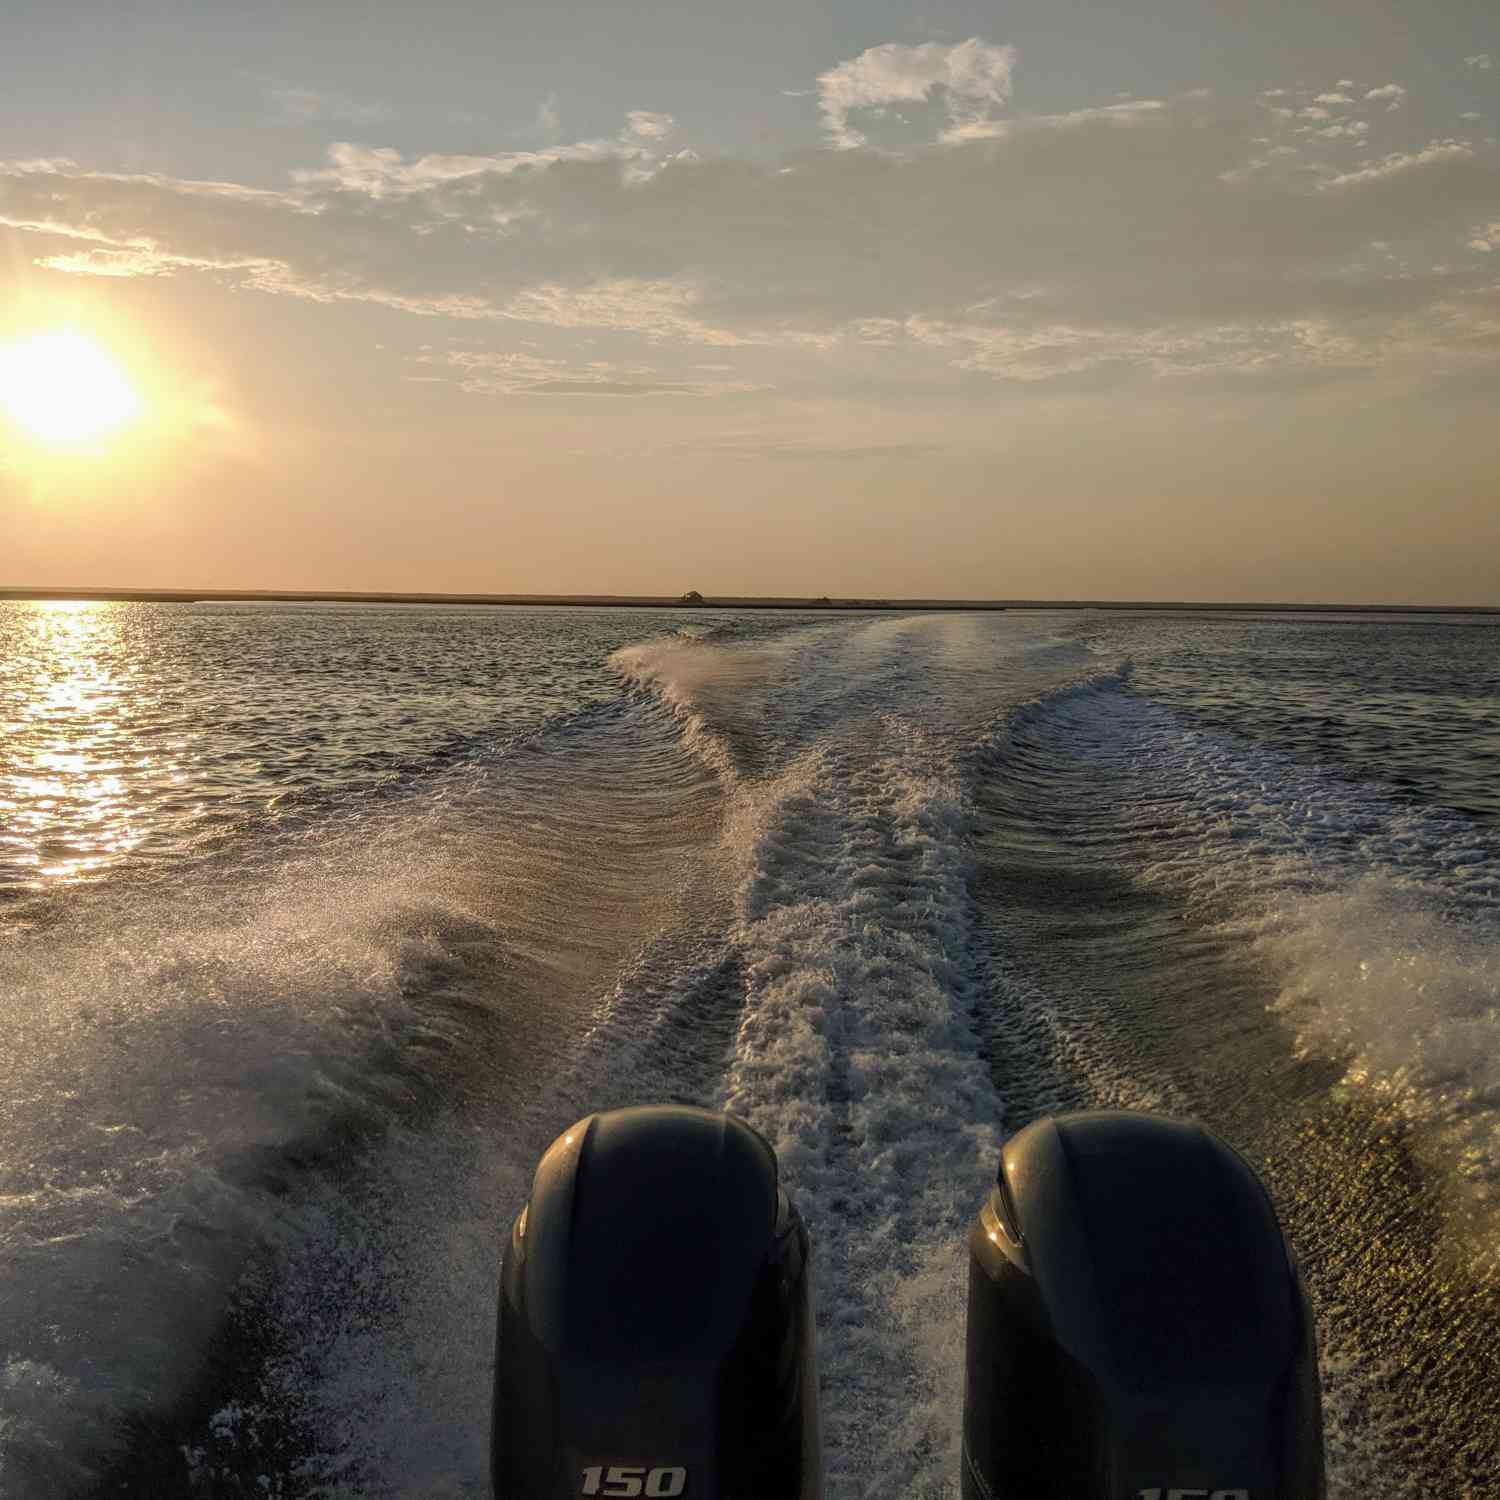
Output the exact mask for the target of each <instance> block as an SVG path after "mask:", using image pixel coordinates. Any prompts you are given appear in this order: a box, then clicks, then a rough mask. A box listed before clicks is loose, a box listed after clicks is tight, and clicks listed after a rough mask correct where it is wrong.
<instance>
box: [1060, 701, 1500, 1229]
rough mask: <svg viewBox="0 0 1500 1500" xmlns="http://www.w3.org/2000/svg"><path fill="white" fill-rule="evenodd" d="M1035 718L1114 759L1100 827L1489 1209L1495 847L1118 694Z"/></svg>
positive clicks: (1495, 1060)
mask: <svg viewBox="0 0 1500 1500" xmlns="http://www.w3.org/2000/svg"><path fill="white" fill-rule="evenodd" d="M1037 713H1038V715H1039V716H1040V717H1047V716H1048V715H1050V722H1049V723H1048V725H1047V732H1048V733H1049V734H1055V735H1058V736H1060V737H1061V741H1062V742H1063V743H1065V744H1066V746H1067V749H1068V753H1069V754H1070V755H1075V756H1077V755H1081V756H1083V757H1085V758H1086V759H1087V761H1088V762H1089V763H1091V764H1095V765H1100V766H1101V767H1102V768H1103V769H1104V770H1105V776H1104V777H1103V782H1104V784H1105V785H1107V786H1108V787H1109V789H1110V792H1111V794H1112V797H1113V799H1114V801H1113V803H1112V805H1110V806H1109V807H1108V808H1107V809H1103V808H1101V813H1102V814H1103V816H1101V820H1100V826H1098V827H1097V828H1095V829H1093V830H1092V831H1091V832H1092V836H1094V837H1096V838H1098V839H1100V840H1107V841H1109V842H1111V843H1113V844H1114V845H1115V846H1117V847H1120V848H1122V849H1123V850H1128V851H1130V853H1131V855H1132V857H1133V858H1134V860H1135V861H1137V862H1138V869H1139V872H1140V874H1141V876H1142V877H1143V878H1144V879H1145V880H1147V881H1148V882H1152V883H1156V884H1161V885H1167V886H1171V887H1174V888H1176V889H1178V890H1179V891H1181V892H1183V893H1185V894H1186V895H1187V896H1188V897H1189V899H1190V900H1192V901H1194V902H1196V903H1198V904H1199V905H1200V907H1201V908H1202V909H1203V910H1204V911H1205V912H1206V913H1207V914H1209V916H1210V917H1211V919H1213V920H1214V921H1215V922H1216V923H1217V925H1218V926H1219V928H1220V930H1221V931H1223V932H1224V933H1225V934H1226V935H1229V936H1238V937H1241V938H1244V939H1247V940H1249V941H1251V942H1252V943H1253V944H1254V947H1255V949H1256V951H1257V952H1258V953H1259V954H1260V955H1261V956H1262V957H1263V958H1264V959H1265V960H1266V961H1267V962H1268V963H1269V964H1271V965H1272V967H1273V970H1274V972H1275V973H1276V975H1277V976H1278V978H1279V981H1280V984H1281V992H1280V995H1279V998H1278V1000H1277V1002H1276V1005H1275V1008H1276V1010H1277V1011H1278V1012H1279V1013H1280V1014H1281V1015H1282V1016H1283V1017H1284V1018H1285V1020H1286V1023H1287V1024H1288V1026H1289V1027H1290V1028H1291V1029H1292V1031H1293V1034H1294V1037H1295V1042H1296V1046H1297V1048H1298V1050H1299V1051H1300V1052H1301V1053H1302V1054H1303V1055H1317V1056H1323V1057H1327V1058H1330V1059H1334V1060H1337V1061H1339V1062H1342V1063H1343V1064H1344V1067H1345V1073H1344V1082H1345V1084H1346V1085H1347V1086H1348V1087H1350V1088H1353V1089H1357V1090H1360V1091H1362V1092H1365V1093H1368V1094H1369V1095H1371V1096H1373V1097H1375V1098H1378V1099H1379V1100H1380V1101H1381V1102H1383V1103H1385V1104H1387V1105H1389V1106H1391V1107H1394V1108H1396V1109H1397V1110H1399V1111H1400V1112H1401V1113H1402V1114H1403V1115H1404V1116H1406V1117H1407V1118H1408V1119H1410V1120H1412V1121H1413V1122H1417V1123H1420V1124H1422V1125H1424V1126H1426V1127H1430V1131H1431V1132H1432V1135H1433V1143H1434V1144H1435V1146H1436V1154H1437V1159H1438V1160H1440V1162H1441V1164H1442V1165H1443V1166H1444V1167H1445V1168H1446V1170H1447V1171H1448V1172H1449V1173H1450V1174H1452V1175H1453V1176H1454V1177H1455V1178H1456V1179H1458V1180H1461V1181H1462V1182H1463V1183H1464V1184H1465V1185H1466V1187H1467V1188H1468V1189H1469V1190H1470V1191H1471V1193H1472V1194H1473V1195H1474V1198H1475V1201H1477V1202H1478V1203H1480V1205H1481V1206H1482V1207H1484V1208H1485V1209H1486V1212H1488V1213H1495V1214H1500V851H1497V850H1496V847H1495V846H1494V844H1493V842H1492V841H1489V840H1487V839H1486V838H1484V837H1482V836H1481V835H1480V833H1479V831H1478V830H1477V829H1476V827H1475V825H1474V823H1473V822H1472V821H1471V820H1470V819H1467V818H1465V817H1463V816H1462V815H1460V814H1456V813H1448V812H1445V811H1442V810H1434V809H1428V808H1424V807H1420V806H1413V805H1412V804H1410V803H1405V802H1401V801H1398V800H1396V799H1394V798H1392V797H1389V796H1387V795H1385V794H1384V793H1383V792H1381V791H1380V790H1379V789H1378V788H1374V787H1371V786H1367V785H1360V784H1357V783H1351V782H1349V781H1346V780H1343V779H1340V778H1336V777H1334V776H1332V775H1329V774H1327V773H1325V772H1323V771H1322V770H1320V769H1319V768H1317V767H1313V766H1309V765H1306V764H1304V763H1301V762H1298V761H1294V760H1292V759H1291V758H1289V757H1287V756H1284V755H1281V754H1279V753H1277V752H1276V751H1274V750H1270V749H1267V748H1264V747H1259V746H1254V745H1251V744H1249V743H1246V742H1244V741H1240V740H1237V739H1234V738H1232V737H1230V736H1227V735H1223V734H1218V733H1213V732H1209V731H1205V730H1201V729H1198V728H1196V727H1194V726H1193V725H1191V724H1190V723H1189V722H1188V721H1186V720H1184V719H1183V718H1181V717H1179V716H1177V715H1175V714H1173V713H1171V712H1169V711H1167V710H1165V709H1163V708H1160V707H1159V706H1157V705H1154V704H1151V703H1149V702H1147V701H1145V700H1142V699H1140V698H1138V697H1136V696H1135V695H1133V694H1130V693H1128V692H1120V691H1108V690H1106V691H1102V692H1097V691H1090V692H1084V693H1074V694H1066V695H1059V697H1058V698H1057V699H1055V700H1053V702H1052V704H1051V705H1050V707H1049V706H1048V705H1046V704H1044V705H1042V706H1041V708H1040V709H1039V710H1038V711H1037Z"/></svg>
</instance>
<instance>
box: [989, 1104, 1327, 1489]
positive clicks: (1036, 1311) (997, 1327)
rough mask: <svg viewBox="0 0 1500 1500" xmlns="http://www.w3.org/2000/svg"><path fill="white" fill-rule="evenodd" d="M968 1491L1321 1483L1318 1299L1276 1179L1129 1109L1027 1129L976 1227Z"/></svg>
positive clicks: (1174, 1124) (1202, 1137) (1192, 1128)
mask: <svg viewBox="0 0 1500 1500" xmlns="http://www.w3.org/2000/svg"><path fill="white" fill-rule="evenodd" d="M966 1343H967V1351H966V1362H967V1369H966V1386H965V1397H964V1436H963V1477H962V1485H963V1495H964V1497H965V1500H1011V1497H1015V1500H1022V1497H1024V1500H1322V1496H1323V1494H1324V1476H1323V1440H1322V1417H1321V1410H1320V1405H1319V1391H1318V1375H1317V1359H1316V1352H1315V1348H1314V1342H1313V1329H1312V1319H1311V1316H1310V1314H1309V1310H1308V1304H1307V1298H1306V1294H1305V1292H1304V1290H1303V1288H1302V1283H1301V1278H1300V1276H1299V1274H1298V1272H1297V1268H1296V1265H1295V1263H1294V1261H1293V1260H1292V1257H1291V1254H1290V1251H1289V1249H1288V1247H1287V1245H1286V1241H1285V1240H1284V1238H1283V1236H1282V1232H1281V1228H1280V1226H1279V1224H1278V1223H1277V1219H1276V1214H1275V1210H1274V1209H1273V1208H1272V1206H1271V1201H1270V1198H1269V1197H1268V1196H1267V1194H1266V1191H1265V1189H1264V1188H1263V1187H1262V1185H1261V1183H1260V1181H1259V1179H1258V1178H1257V1177H1256V1176H1255V1174H1254V1173H1253V1172H1252V1171H1251V1170H1250V1168H1249V1167H1248V1166H1247V1165H1246V1164H1245V1163H1244V1161H1243V1160H1241V1158H1240V1157H1239V1156H1238V1155H1236V1153H1235V1152H1234V1151H1232V1150H1231V1149H1230V1148H1229V1147H1228V1146H1226V1145H1225V1144H1224V1143H1223V1142H1222V1141H1220V1140H1218V1139H1217V1138H1216V1137H1214V1136H1213V1135H1211V1134H1210V1133H1209V1132H1208V1131H1206V1130H1204V1129H1203V1128H1202V1127H1200V1126H1197V1125H1193V1124H1188V1123H1184V1122H1179V1121H1174V1120H1165V1119H1160V1118H1156V1117H1153V1116H1148V1115H1141V1114H1134V1113H1125V1112H1113V1111H1110V1112H1091V1113H1083V1114H1076V1115H1064V1116H1059V1117H1056V1118H1051V1119H1044V1120H1040V1121H1038V1122H1036V1123H1035V1124H1032V1125H1030V1126H1028V1127H1027V1128H1026V1129H1024V1130H1022V1131H1020V1132H1018V1133H1017V1134H1016V1135H1014V1136H1013V1137H1011V1139H1010V1141H1009V1142H1008V1143H1007V1144H1006V1146H1005V1148H1004V1151H1003V1153H1002V1156H1001V1162H1000V1168H999V1172H998V1174H997V1179H996V1184H995V1187H994V1189H993V1191H992V1192H991V1194H990V1196H989V1199H988V1201H987V1202H986V1203H985V1204H984V1206H983V1208H982V1209H981V1211H980V1214H979V1218H978V1219H977V1221H976V1222H975V1223H974V1225H973V1227H972V1229H971V1231H970V1234H969V1303H968V1328H967V1338H966Z"/></svg>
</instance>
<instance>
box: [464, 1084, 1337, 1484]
mask: <svg viewBox="0 0 1500 1500" xmlns="http://www.w3.org/2000/svg"><path fill="white" fill-rule="evenodd" d="M809 1253H810V1252H809V1244H808V1236H807V1232H806V1230H805V1229H804V1227H803V1224H802V1221H801V1218H800V1216H799V1215H798V1213H797V1211H796V1208H795V1207H794V1205H793V1204H792V1203H791V1201H790V1200H789V1199H788V1197H787V1194H786V1193H785V1192H784V1191H783V1189H782V1188H781V1186H780V1184H779V1182H778V1173H777V1162H776V1157H775V1154H774V1152H773V1151H772V1150H771V1147H770V1146H769V1145H768V1144H767V1142H766V1141H765V1140H764V1139H763V1138H762V1137H761V1136H760V1135H759V1134H757V1133H756V1132H755V1131H754V1130H753V1129H752V1128H751V1127H750V1126H749V1125H747V1124H746V1123H745V1122H744V1121H741V1120H738V1119H736V1118H735V1117H733V1116H731V1115H725V1114H715V1113H711V1112H709V1111H705V1110H697V1109H687V1108H680V1107H675V1106H673V1107H668V1106H653V1107H647V1108H636V1109H625V1110H615V1111H610V1112H608V1113H601V1114H596V1115H590V1116H588V1117H586V1118H585V1119H583V1120H580V1121H579V1122H578V1123H577V1124H576V1125H574V1126H573V1127H572V1128H571V1129H570V1130H568V1131H565V1132H564V1133H563V1135H562V1136H560V1137H559V1138H558V1139H557V1140H556V1141H555V1142H554V1143H553V1144H552V1146H551V1147H550V1148H549V1149H548V1151H547V1152H546V1154H545V1155H544V1156H543V1157H542V1160H541V1163H540V1165H539V1166H538V1167H537V1171H536V1176H535V1179H534V1181H533V1185H532V1191H531V1196H530V1199H529V1200H528V1202H527V1205H526V1207H525V1208H524V1209H523V1210H522V1212H521V1213H520V1215H519V1216H518V1217H517V1219H516V1222H515V1224H514V1225H513V1226H512V1229H511V1235H510V1239H509V1242H508V1244H507V1246H506V1249H505V1254H504V1258H503V1262H502V1269H501V1286H500V1298H499V1303H500V1306H499V1318H498V1349H497V1358H496V1375H495V1391H494V1413H493V1426H492V1434H491V1462H492V1475H493V1481H494V1489H495V1493H496V1495H497V1496H498V1497H499V1500H565V1497H566V1500H571V1497H574V1496H605V1497H612V1500H638V1497H642V1496H645V1497H650V1500H660V1497H677V1496H688V1497H692V1500H820V1497H821V1495H822V1461H821V1455H820V1452H819V1441H818V1378H817V1363H816V1355H815V1349H814V1331H813V1318H812V1303H811V1287H810V1278H809ZM956 1415H957V1414H956V1413H955V1416H956ZM962 1421H963V1444H962V1459H961V1480H960V1483H961V1489H962V1494H963V1496H964V1500H1323V1497H1324V1476H1323V1449H1322V1421H1321V1412H1320V1407H1319V1392H1318V1378H1317V1362H1316V1351H1315V1348H1314V1341H1313V1331H1312V1320H1311V1317H1310V1314H1309V1310H1308V1305H1307V1299H1306V1295H1305V1293H1304V1291H1303V1288H1302V1284H1301V1279H1300V1277H1299V1275H1298V1272H1297V1269H1296V1266H1295V1263H1294V1261H1293V1260H1292V1257H1291V1254H1290V1251H1289V1249H1288V1247H1287V1244H1286V1241H1285V1239H1284V1238H1283V1236H1282V1232H1281V1229H1280V1226H1279V1224H1278V1222H1277V1219H1276V1215H1275V1211H1274V1209H1273V1208H1272V1205H1271V1202H1270V1199H1269V1197H1268V1196H1267V1194H1266V1191H1265V1189H1264V1188H1263V1187H1262V1185H1261V1183H1260V1181H1259V1179H1258V1178H1257V1177H1256V1176H1255V1174H1254V1173H1253V1172H1252V1171H1251V1169H1250V1168H1249V1167H1248V1166H1247V1165H1246V1164H1245V1163H1244V1162H1243V1161H1242V1160H1241V1158H1240V1157H1239V1156H1237V1155H1236V1154H1235V1153H1234V1152H1233V1151H1232V1150H1231V1149H1230V1148H1229V1147H1228V1146H1226V1145H1224V1144H1223V1143H1222V1142H1221V1141H1219V1140H1217V1139H1216V1138H1215V1137H1214V1136H1212V1135H1210V1134H1209V1133H1208V1132H1207V1131H1206V1130H1204V1129H1202V1128H1201V1127H1199V1126H1197V1125H1192V1124H1188V1123H1184V1122H1179V1121H1172V1120H1164V1119H1159V1118H1155V1117H1152V1116H1147V1115H1140V1114H1129V1113H1122V1112H1096V1113H1085V1114H1076V1115H1063V1116H1058V1117H1055V1118H1050V1119H1045V1120H1041V1121H1038V1122H1036V1123H1035V1124H1033V1125H1030V1126H1028V1127H1027V1128H1026V1129H1024V1130H1022V1131H1020V1132H1019V1133H1018V1134H1016V1135H1015V1136H1013V1137H1012V1138H1011V1140H1010V1141H1009V1142H1008V1143H1007V1144H1006V1146H1005V1148H1004V1151H1003V1153H1002V1158H1001V1162H1000V1168H999V1171H998V1173H997V1178H996V1183H995V1187H994V1188H993V1190H992V1191H991V1193H990V1195H989V1197H988V1199H987V1200H986V1202H985V1203H984V1205H983V1206H982V1208H981V1210H980V1213H979V1216H978V1219H977V1220H976V1221H975V1223H974V1225H973V1227H972V1229H971V1231H970V1235H969V1293H968V1320H967V1337H966V1380H965V1392H964V1408H963V1417H962Z"/></svg>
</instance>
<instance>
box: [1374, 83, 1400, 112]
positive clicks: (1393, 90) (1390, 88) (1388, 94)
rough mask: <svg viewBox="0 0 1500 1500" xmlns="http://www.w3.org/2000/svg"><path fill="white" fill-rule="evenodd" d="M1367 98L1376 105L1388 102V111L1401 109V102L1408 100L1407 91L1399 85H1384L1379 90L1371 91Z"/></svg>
mask: <svg viewBox="0 0 1500 1500" xmlns="http://www.w3.org/2000/svg"><path fill="white" fill-rule="evenodd" d="M1365 98H1366V99H1368V100H1371V101H1374V102H1376V103H1379V102H1380V101H1382V100H1386V101H1388V102H1387V103H1386V109H1387V110H1393V109H1400V108H1401V101H1402V100H1403V99H1405V98H1406V90H1405V89H1404V88H1402V87H1401V85H1400V84H1399V83H1383V84H1381V85H1380V87H1379V88H1378V89H1370V90H1369V92H1368V93H1366V94H1365Z"/></svg>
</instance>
